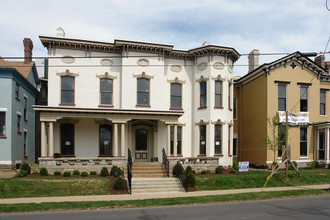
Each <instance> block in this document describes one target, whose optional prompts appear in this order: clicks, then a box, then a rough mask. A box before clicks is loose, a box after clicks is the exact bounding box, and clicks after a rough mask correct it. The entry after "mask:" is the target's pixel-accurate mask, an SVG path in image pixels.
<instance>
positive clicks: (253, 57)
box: [248, 49, 260, 72]
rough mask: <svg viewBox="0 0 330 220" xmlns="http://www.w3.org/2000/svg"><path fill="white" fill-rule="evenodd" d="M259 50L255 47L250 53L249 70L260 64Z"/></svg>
mask: <svg viewBox="0 0 330 220" xmlns="http://www.w3.org/2000/svg"><path fill="white" fill-rule="evenodd" d="M259 54H260V53H259V50H257V49H254V50H252V51H251V52H250V53H249V57H248V58H249V72H251V71H253V70H255V69H256V68H257V67H258V66H259Z"/></svg>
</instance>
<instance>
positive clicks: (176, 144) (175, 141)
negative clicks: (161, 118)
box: [173, 125, 178, 157]
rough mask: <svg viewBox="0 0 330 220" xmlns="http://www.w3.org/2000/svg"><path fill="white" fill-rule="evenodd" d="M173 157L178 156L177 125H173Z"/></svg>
mask: <svg viewBox="0 0 330 220" xmlns="http://www.w3.org/2000/svg"><path fill="white" fill-rule="evenodd" d="M173 155H174V156H175V157H176V156H178V125H174V139H173Z"/></svg>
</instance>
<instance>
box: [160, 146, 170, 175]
mask: <svg viewBox="0 0 330 220" xmlns="http://www.w3.org/2000/svg"><path fill="white" fill-rule="evenodd" d="M162 152H163V165H164V167H165V171H166V174H167V177H170V162H169V161H168V159H167V156H166V152H165V149H164V148H163V150H162Z"/></svg>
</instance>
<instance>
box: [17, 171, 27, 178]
mask: <svg viewBox="0 0 330 220" xmlns="http://www.w3.org/2000/svg"><path fill="white" fill-rule="evenodd" d="M24 176H26V171H25V170H20V171H19V172H18V173H16V177H24Z"/></svg>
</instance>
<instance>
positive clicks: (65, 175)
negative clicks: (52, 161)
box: [63, 171, 71, 177]
mask: <svg viewBox="0 0 330 220" xmlns="http://www.w3.org/2000/svg"><path fill="white" fill-rule="evenodd" d="M70 175H71V173H70V172H69V171H65V172H63V176H64V177H70Z"/></svg>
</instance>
